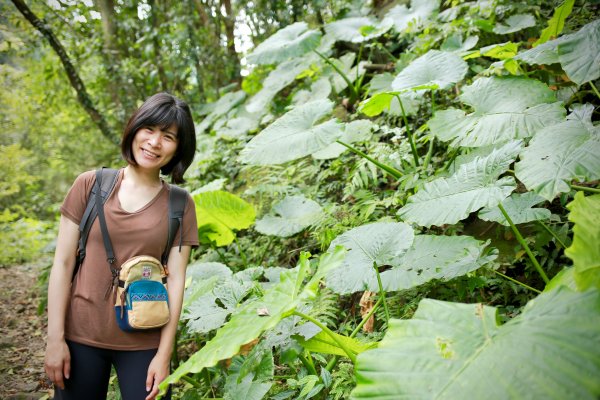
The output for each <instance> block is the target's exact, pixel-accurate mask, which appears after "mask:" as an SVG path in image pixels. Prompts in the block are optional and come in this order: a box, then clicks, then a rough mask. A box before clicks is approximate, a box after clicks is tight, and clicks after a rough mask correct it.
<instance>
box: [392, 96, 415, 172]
mask: <svg viewBox="0 0 600 400" xmlns="http://www.w3.org/2000/svg"><path fill="white" fill-rule="evenodd" d="M395 96H396V98H397V99H398V103H400V109H401V110H402V120H403V121H404V127H405V128H406V136H408V142H409V143H410V150H411V151H412V154H413V158H414V159H415V166H417V167H418V166H419V154H418V153H417V146H416V145H415V138H414V137H413V134H412V132H411V130H410V126H409V125H408V118H406V111H405V110H404V104H402V100H401V99H400V95H399V94H396V95H395Z"/></svg>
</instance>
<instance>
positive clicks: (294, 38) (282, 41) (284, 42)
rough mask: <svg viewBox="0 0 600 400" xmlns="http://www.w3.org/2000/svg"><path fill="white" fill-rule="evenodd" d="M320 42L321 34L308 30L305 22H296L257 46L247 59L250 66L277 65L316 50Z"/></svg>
mask: <svg viewBox="0 0 600 400" xmlns="http://www.w3.org/2000/svg"><path fill="white" fill-rule="evenodd" d="M320 40H321V32H319V31H317V30H312V29H308V25H307V24H306V22H296V23H294V24H292V25H288V26H286V27H285V28H283V29H280V30H278V31H277V32H275V34H273V35H272V36H270V37H269V38H268V39H267V40H265V41H264V42H262V43H261V44H259V45H258V46H257V47H256V49H254V51H253V52H252V53H250V54H249V55H248V57H247V59H248V62H249V63H251V64H278V63H280V62H282V61H286V60H288V59H290V58H295V57H301V56H302V55H304V54H305V53H307V52H309V51H311V50H314V49H316V48H317V46H318V45H319V42H320Z"/></svg>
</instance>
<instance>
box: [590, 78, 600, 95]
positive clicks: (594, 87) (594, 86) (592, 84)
mask: <svg viewBox="0 0 600 400" xmlns="http://www.w3.org/2000/svg"><path fill="white" fill-rule="evenodd" d="M590 86H591V87H592V90H593V91H594V93H596V96H598V98H599V99H600V92H598V89H597V88H596V85H594V82H592V81H590Z"/></svg>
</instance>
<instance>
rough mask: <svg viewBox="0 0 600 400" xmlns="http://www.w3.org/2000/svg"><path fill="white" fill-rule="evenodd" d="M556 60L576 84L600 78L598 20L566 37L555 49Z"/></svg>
mask: <svg viewBox="0 0 600 400" xmlns="http://www.w3.org/2000/svg"><path fill="white" fill-rule="evenodd" d="M557 51H558V60H559V61H560V65H561V66H562V68H563V69H564V70H565V72H566V73H567V76H568V77H569V78H570V79H571V80H572V81H573V82H575V83H576V84H578V85H583V84H584V83H586V82H590V81H593V80H596V79H598V78H599V77H600V19H597V20H596V21H594V22H591V23H589V24H587V25H585V26H584V27H583V28H581V29H580V30H579V31H578V32H576V33H574V34H571V35H568V37H566V38H565V39H564V40H562V41H561V42H560V43H559V44H558V47H557Z"/></svg>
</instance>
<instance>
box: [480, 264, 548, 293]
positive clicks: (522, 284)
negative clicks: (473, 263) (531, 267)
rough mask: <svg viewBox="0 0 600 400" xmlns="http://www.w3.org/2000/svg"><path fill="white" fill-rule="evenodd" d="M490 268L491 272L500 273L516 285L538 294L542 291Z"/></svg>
mask: <svg viewBox="0 0 600 400" xmlns="http://www.w3.org/2000/svg"><path fill="white" fill-rule="evenodd" d="M490 270H491V271H492V272H493V273H495V274H498V275H500V276H501V277H503V278H505V279H508V280H509V281H511V282H513V283H516V284H517V285H520V286H523V287H524V288H525V289H528V290H531V291H533V292H536V293H538V294H540V293H542V292H541V291H540V290H537V289H535V288H532V287H531V286H529V285H526V284H524V283H523V282H520V281H518V280H516V279H513V278H511V277H510V276H507V275H504V274H503V273H502V272H498V271H496V270H495V269H490Z"/></svg>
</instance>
